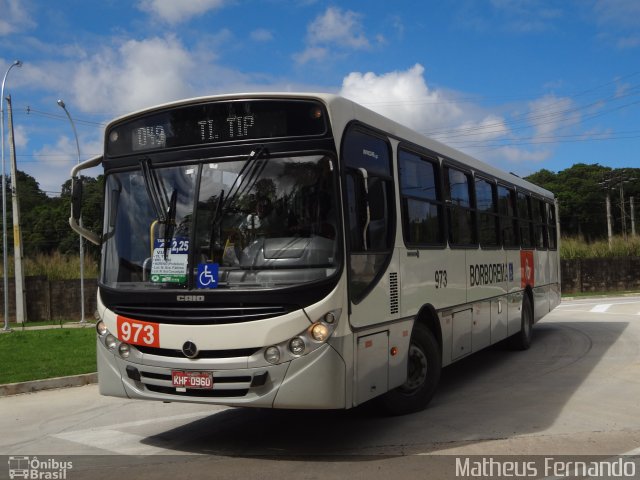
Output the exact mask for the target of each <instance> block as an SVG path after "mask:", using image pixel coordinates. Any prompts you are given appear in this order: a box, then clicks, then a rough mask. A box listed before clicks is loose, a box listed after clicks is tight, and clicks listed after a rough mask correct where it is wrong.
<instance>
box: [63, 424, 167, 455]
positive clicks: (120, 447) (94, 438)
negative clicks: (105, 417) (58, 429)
mask: <svg viewBox="0 0 640 480" xmlns="http://www.w3.org/2000/svg"><path fill="white" fill-rule="evenodd" d="M54 437H56V438H59V439H61V440H67V441H69V442H74V443H79V444H80V445H86V446H89V447H93V448H97V449H99V450H102V451H103V452H105V453H112V454H113V453H115V454H118V455H157V454H160V453H166V452H167V449H166V448H160V447H155V446H153V445H145V444H144V443H142V440H144V438H145V437H143V436H142V435H135V434H133V433H128V432H121V431H119V430H110V429H99V430H78V431H77V432H67V433H59V434H57V435H54Z"/></svg>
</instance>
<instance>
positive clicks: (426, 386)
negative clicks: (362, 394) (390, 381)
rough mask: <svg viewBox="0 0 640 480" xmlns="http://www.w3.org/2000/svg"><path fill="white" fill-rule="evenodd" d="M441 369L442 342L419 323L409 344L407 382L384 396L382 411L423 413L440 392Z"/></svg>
mask: <svg viewBox="0 0 640 480" xmlns="http://www.w3.org/2000/svg"><path fill="white" fill-rule="evenodd" d="M441 369H442V359H441V354H440V348H439V347H438V342H437V341H436V339H435V337H434V336H433V333H431V331H430V330H429V329H428V328H426V327H425V326H424V325H423V324H421V323H416V324H415V325H414V327H413V332H412V333H411V343H410V345H409V353H408V358H407V380H406V381H405V382H404V384H402V385H400V386H399V387H398V388H395V389H394V390H391V391H390V392H387V393H385V394H384V395H383V396H381V397H380V399H379V402H380V406H381V407H382V410H383V411H384V412H385V413H387V414H389V415H405V414H407V413H413V412H418V411H420V410H423V409H424V408H425V407H426V406H427V404H428V403H429V401H431V398H432V397H433V394H434V393H435V391H436V387H437V386H438V381H439V380H440V370H441Z"/></svg>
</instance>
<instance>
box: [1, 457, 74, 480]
mask: <svg viewBox="0 0 640 480" xmlns="http://www.w3.org/2000/svg"><path fill="white" fill-rule="evenodd" d="M72 468H73V462H68V461H60V460H56V459H55V458H47V459H46V460H40V459H38V457H33V458H31V457H26V456H13V457H9V478H10V479H11V480H13V479H14V478H26V479H33V480H65V479H66V478H67V470H71V469H72Z"/></svg>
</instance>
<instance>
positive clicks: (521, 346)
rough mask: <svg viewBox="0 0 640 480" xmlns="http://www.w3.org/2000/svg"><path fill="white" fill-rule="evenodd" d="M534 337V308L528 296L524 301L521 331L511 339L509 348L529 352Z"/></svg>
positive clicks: (525, 295)
mask: <svg viewBox="0 0 640 480" xmlns="http://www.w3.org/2000/svg"><path fill="white" fill-rule="evenodd" d="M532 336H533V306H532V305H531V299H530V298H529V295H528V294H526V293H525V294H524V297H523V299H522V312H521V314H520V331H519V332H518V333H516V334H515V335H513V336H511V338H509V346H510V347H511V348H512V349H514V350H528V349H529V347H530V346H531V338H532Z"/></svg>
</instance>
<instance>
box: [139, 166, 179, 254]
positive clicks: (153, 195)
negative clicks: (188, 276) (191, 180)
mask: <svg viewBox="0 0 640 480" xmlns="http://www.w3.org/2000/svg"><path fill="white" fill-rule="evenodd" d="M150 164H151V162H150V160H149V159H148V158H145V159H144V160H141V161H140V170H141V171H142V178H143V179H144V186H145V187H146V189H147V195H148V196H149V200H150V201H151V206H152V207H153V210H154V211H155V214H156V218H157V219H158V221H159V222H160V223H161V224H163V225H164V259H165V260H167V258H168V255H169V252H170V251H171V240H172V239H173V232H174V231H175V227H176V205H177V203H178V190H176V189H175V188H174V189H173V192H172V193H171V198H170V199H169V197H168V196H167V190H166V189H165V188H164V185H163V183H162V181H161V180H160V178H159V177H158V174H157V172H156V171H155V170H153V169H151V166H150Z"/></svg>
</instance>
